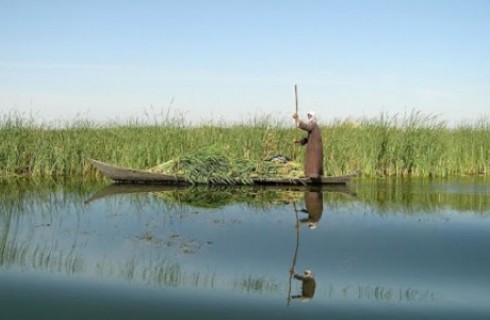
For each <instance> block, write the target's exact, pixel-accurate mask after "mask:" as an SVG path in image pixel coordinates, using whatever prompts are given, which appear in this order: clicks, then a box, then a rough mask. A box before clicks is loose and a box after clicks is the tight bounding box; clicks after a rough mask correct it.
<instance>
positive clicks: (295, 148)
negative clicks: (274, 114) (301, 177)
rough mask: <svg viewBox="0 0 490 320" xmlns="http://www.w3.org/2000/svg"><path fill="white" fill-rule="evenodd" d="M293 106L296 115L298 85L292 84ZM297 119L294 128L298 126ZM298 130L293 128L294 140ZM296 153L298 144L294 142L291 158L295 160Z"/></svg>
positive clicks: (296, 137)
mask: <svg viewBox="0 0 490 320" xmlns="http://www.w3.org/2000/svg"><path fill="white" fill-rule="evenodd" d="M294 102H295V103H294V107H295V113H296V115H298V85H296V84H295V85H294ZM298 119H299V118H296V120H295V124H296V128H298ZM297 132H298V130H295V134H294V140H296V141H297V140H298V133H297ZM297 154H298V144H297V143H296V142H294V146H293V159H294V160H296V156H297Z"/></svg>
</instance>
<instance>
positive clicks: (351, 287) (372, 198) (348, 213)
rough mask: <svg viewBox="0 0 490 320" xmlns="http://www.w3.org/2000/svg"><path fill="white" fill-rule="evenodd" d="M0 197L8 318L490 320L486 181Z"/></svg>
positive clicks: (18, 188) (45, 188)
mask: <svg viewBox="0 0 490 320" xmlns="http://www.w3.org/2000/svg"><path fill="white" fill-rule="evenodd" d="M0 190H1V193H0V196H1V206H0V288H1V289H0V319H88V318H90V319H167V318H168V319H177V318H178V319H196V318H199V319H206V318H208V319H210V318H212V319H224V318H230V317H233V318H234V319H241V318H243V319H250V318H254V319H259V318H265V317H267V318H278V319H287V318H291V319H297V318H304V317H308V318H310V319H327V318H332V319H359V318H362V319H413V318H416V317H423V318H425V319H463V318H464V319H480V318H481V319H488V318H490V303H489V302H490V253H489V252H490V251H489V250H488V248H489V247H490V214H489V209H490V193H489V192H490V185H489V184H488V183H487V181H486V180H485V179H482V178H480V179H477V178H472V179H469V178H468V179H458V180H444V181H434V180H432V181H429V180H405V181H386V180H383V181H363V180H357V181H354V182H353V183H352V184H351V185H350V186H349V187H348V188H334V189H329V188H323V189H322V190H307V189H305V188H295V189H284V188H283V189H279V188H262V189H256V188H226V189H222V188H221V189H216V188H186V189H176V188H169V187H166V188H162V187H159V188H155V187H154V188H146V189H135V188H130V189H128V188H125V187H117V186H109V187H105V186H104V185H101V184H100V183H96V184H89V183H83V182H69V183H65V184H47V185H46V184H43V185H35V184H32V183H24V182H9V183H3V184H2V185H1V186H0ZM305 270H310V271H311V274H312V276H311V277H304V276H303V275H304V271H305ZM291 271H294V272H291Z"/></svg>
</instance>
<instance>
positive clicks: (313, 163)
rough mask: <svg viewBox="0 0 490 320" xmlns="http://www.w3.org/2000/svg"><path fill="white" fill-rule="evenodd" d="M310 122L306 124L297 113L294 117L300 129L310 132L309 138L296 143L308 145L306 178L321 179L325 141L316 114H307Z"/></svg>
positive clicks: (311, 112)
mask: <svg viewBox="0 0 490 320" xmlns="http://www.w3.org/2000/svg"><path fill="white" fill-rule="evenodd" d="M307 117H308V120H307V121H306V122H304V121H302V120H301V119H299V116H298V114H297V113H295V114H294V115H293V119H294V120H296V125H297V126H298V128H300V129H302V130H304V131H306V132H308V136H307V137H305V138H303V139H301V140H299V141H297V140H296V141H295V143H299V144H301V145H302V146H303V145H306V156H305V176H307V177H309V178H320V177H321V176H323V141H322V133H321V131H320V127H319V126H318V124H317V122H316V118H315V112H313V111H309V112H308V113H307Z"/></svg>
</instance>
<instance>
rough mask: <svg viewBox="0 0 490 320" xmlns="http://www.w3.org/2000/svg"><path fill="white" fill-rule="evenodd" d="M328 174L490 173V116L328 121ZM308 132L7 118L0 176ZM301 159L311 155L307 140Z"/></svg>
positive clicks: (172, 121) (265, 153) (81, 169)
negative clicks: (450, 120) (466, 120)
mask: <svg viewBox="0 0 490 320" xmlns="http://www.w3.org/2000/svg"><path fill="white" fill-rule="evenodd" d="M321 130H322V134H323V139H324V154H325V157H324V167H325V172H326V174H328V175H335V174H343V173H349V172H353V171H357V172H359V173H360V174H361V175H363V176H408V175H412V176H450V175H473V174H487V173H488V172H489V168H490V121H488V119H486V118H482V119H481V120H480V121H479V122H476V123H473V124H465V125H459V126H457V127H455V128H450V127H448V126H447V125H446V124H445V123H444V122H442V121H440V120H438V118H437V117H436V116H432V115H425V114H422V113H420V112H411V113H409V114H405V115H394V116H390V115H388V114H381V115H380V116H378V117H373V118H364V119H360V120H358V121H342V120H338V121H335V122H332V123H327V124H322V125H321ZM305 134H306V133H305V132H304V131H300V130H299V129H295V128H292V127H291V126H290V125H289V124H284V123H283V122H282V121H280V120H278V119H275V118H273V117H271V116H267V115H265V116H263V117H255V118H253V119H252V120H249V121H246V122H243V123H239V124H237V123H234V124H227V123H221V122H217V123H206V124H202V125H199V126H192V125H189V124H187V123H185V121H184V117H179V116H176V117H170V116H168V115H167V116H166V117H162V118H159V119H154V120H153V121H151V122H148V121H138V120H131V121H128V122H127V123H124V124H120V123H113V124H105V125H100V124H95V123H92V122H89V121H85V120H79V121H75V122H71V123H66V124H64V125H62V126H57V127H52V126H50V125H46V124H38V123H36V121H34V119H33V118H27V119H26V118H24V117H21V116H19V115H18V114H8V115H4V116H3V117H2V118H0V138H1V140H2V142H1V144H0V176H1V177H3V178H5V177H16V176H29V177H35V178H44V177H49V178H60V177H71V176H94V175H97V174H96V173H95V171H94V170H93V168H91V167H90V166H89V165H88V164H86V163H85V162H84V157H85V156H89V157H92V158H96V159H100V160H102V161H106V162H109V163H113V164H117V165H121V166H128V167H133V168H149V167H153V166H155V165H158V164H160V163H162V162H165V161H168V160H170V159H174V158H176V157H180V156H182V155H185V154H188V153H191V152H193V151H195V150H198V149H200V148H204V147H209V146H212V145H216V146H219V147H221V148H223V149H224V150H226V153H227V155H228V156H230V157H232V158H236V159H239V158H245V159H266V158H268V157H271V156H274V155H275V154H278V153H280V154H282V155H288V156H293V155H294V150H295V149H294V148H295V147H294V144H293V140H294V139H296V138H298V136H303V135H305ZM295 160H296V161H298V162H302V161H304V148H299V150H298V153H297V155H296V159H295Z"/></svg>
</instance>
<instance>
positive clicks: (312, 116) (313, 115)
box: [307, 110, 316, 123]
mask: <svg viewBox="0 0 490 320" xmlns="http://www.w3.org/2000/svg"><path fill="white" fill-rule="evenodd" d="M307 115H310V116H311V118H310V119H308V123H315V122H316V117H315V111H311V110H310V111H308V113H307Z"/></svg>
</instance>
